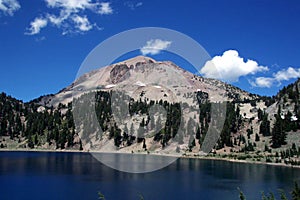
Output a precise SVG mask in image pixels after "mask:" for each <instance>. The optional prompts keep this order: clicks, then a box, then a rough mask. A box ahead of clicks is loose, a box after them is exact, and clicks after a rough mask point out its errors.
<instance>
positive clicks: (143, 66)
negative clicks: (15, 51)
mask: <svg viewBox="0 0 300 200" xmlns="http://www.w3.org/2000/svg"><path fill="white" fill-rule="evenodd" d="M166 86H168V87H172V88H176V89H174V91H175V90H176V93H178V94H179V93H180V95H175V96H176V98H178V101H187V99H186V98H185V97H183V95H184V94H186V93H188V92H195V91H203V92H206V93H208V94H209V96H210V97H211V98H212V99H214V101H224V98H225V100H230V101H231V100H243V99H255V98H257V97H258V96H257V95H253V94H249V93H248V92H246V91H243V90H241V89H239V88H237V87H234V86H232V85H230V84H226V83H224V82H221V81H219V80H215V79H208V78H203V77H200V76H196V75H194V74H192V73H190V72H188V71H186V70H184V69H182V68H180V67H178V66H176V65H175V64H174V63H172V62H170V61H163V62H160V61H159V62H158V61H155V60H154V59H152V58H149V57H145V56H137V57H135V58H132V59H129V60H126V61H123V62H119V63H116V64H113V65H110V66H106V67H102V68H99V69H98V70H94V71H92V72H89V73H86V74H84V75H82V76H81V77H79V78H78V79H77V80H76V81H75V82H73V83H72V84H71V85H69V86H68V87H66V88H64V89H63V90H61V91H60V92H59V93H57V94H55V95H54V96H46V97H44V98H42V99H40V102H39V103H40V104H41V105H44V104H46V105H47V106H57V105H58V104H59V103H63V104H66V103H68V102H71V101H72V98H73V97H77V96H79V95H80V94H82V93H84V92H86V91H90V90H97V89H101V90H103V91H109V90H112V89H121V90H127V91H128V90H129V91H130V92H133V91H135V92H136V94H131V95H133V96H134V97H135V98H137V95H138V92H139V91H141V90H143V91H145V92H146V93H145V94H144V95H145V96H146V97H148V98H149V99H155V100H160V99H163V100H164V99H168V100H172V98H166V95H167V96H169V95H171V94H170V92H171V91H170V88H169V89H167V88H166ZM161 88H163V89H166V91H164V92H157V91H159V90H162V89H161ZM136 90H137V91H136ZM130 92H129V93H130ZM165 94H166V95H165Z"/></svg>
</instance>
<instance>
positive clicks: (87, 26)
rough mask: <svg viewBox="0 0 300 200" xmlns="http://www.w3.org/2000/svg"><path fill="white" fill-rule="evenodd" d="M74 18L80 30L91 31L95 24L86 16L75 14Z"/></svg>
mask: <svg viewBox="0 0 300 200" xmlns="http://www.w3.org/2000/svg"><path fill="white" fill-rule="evenodd" d="M73 20H74V22H75V24H76V27H77V28H78V29H79V30H80V31H89V30H91V29H92V28H93V25H91V23H90V22H89V20H88V18H87V17H86V16H83V17H81V16H78V15H76V16H74V17H73Z"/></svg>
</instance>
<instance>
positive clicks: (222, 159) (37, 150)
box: [0, 149, 300, 169]
mask: <svg viewBox="0 0 300 200" xmlns="http://www.w3.org/2000/svg"><path fill="white" fill-rule="evenodd" d="M1 152H41V153H42V152H44V153H47V152H49V153H90V154H93V153H114V154H133V155H134V154H135V155H138V154H139V155H155V156H168V157H177V158H187V159H199V160H217V161H226V162H231V163H244V164H258V165H270V166H277V167H289V168H296V169H300V165H287V164H284V163H271V162H262V161H249V160H238V159H231V158H221V157H215V156H210V155H209V156H200V155H198V156H194V155H175V154H159V153H153V152H152V153H150V154H148V153H147V152H135V153H130V152H115V151H86V150H82V151H80V150H72V149H70V150H66V149H63V150H62V149H58V150H56V149H55V150H54V149H0V153H1Z"/></svg>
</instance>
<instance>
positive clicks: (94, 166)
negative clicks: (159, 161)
mask: <svg viewBox="0 0 300 200" xmlns="http://www.w3.org/2000/svg"><path fill="white" fill-rule="evenodd" d="M145 156H147V155H145ZM295 180H296V181H298V182H299V181H300V169H294V168H289V167H280V166H269V165H259V164H245V163H232V162H226V161H218V160H199V159H187V158H181V159H178V160H176V161H175V162H174V163H172V164H171V165H169V166H167V167H165V168H163V169H161V170H158V171H154V172H150V173H140V174H132V173H126V172H120V171H117V170H114V169H111V168H109V167H107V166H105V165H103V164H101V163H100V162H98V161H97V160H96V159H95V158H94V157H93V156H92V155H90V154H89V153H63V152H0V184H1V185H0V199H1V200H3V199H51V200H53V199H98V195H97V192H98V191H101V192H102V193H103V194H104V195H105V197H106V199H107V200H115V199H122V200H123V199H130V200H134V199H137V200H138V199H139V194H142V195H143V196H144V198H145V200H148V199H198V200H199V199H200V200H201V199H204V200H209V199H213V200H215V199H222V200H226V199H229V200H234V199H239V198H238V195H239V192H238V190H237V188H238V187H239V188H240V189H241V190H242V191H243V192H244V193H245V195H246V196H247V199H248V200H249V199H250V200H251V199H261V197H260V196H261V195H260V194H261V191H262V190H264V191H265V192H268V191H274V192H276V193H277V189H279V188H280V189H285V191H286V192H287V193H288V192H289V191H290V189H291V188H292V187H293V184H294V182H293V181H295Z"/></svg>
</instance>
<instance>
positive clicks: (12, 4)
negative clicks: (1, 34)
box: [0, 0, 21, 16]
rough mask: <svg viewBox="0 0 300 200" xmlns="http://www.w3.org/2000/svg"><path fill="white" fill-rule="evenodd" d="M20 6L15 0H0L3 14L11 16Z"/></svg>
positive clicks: (0, 9)
mask: <svg viewBox="0 0 300 200" xmlns="http://www.w3.org/2000/svg"><path fill="white" fill-rule="evenodd" d="M20 8H21V5H20V3H19V2H18V1H17V0H0V11H2V12H3V13H4V14H5V15H10V16H13V15H14V13H15V12H16V11H17V10H19V9H20Z"/></svg>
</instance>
